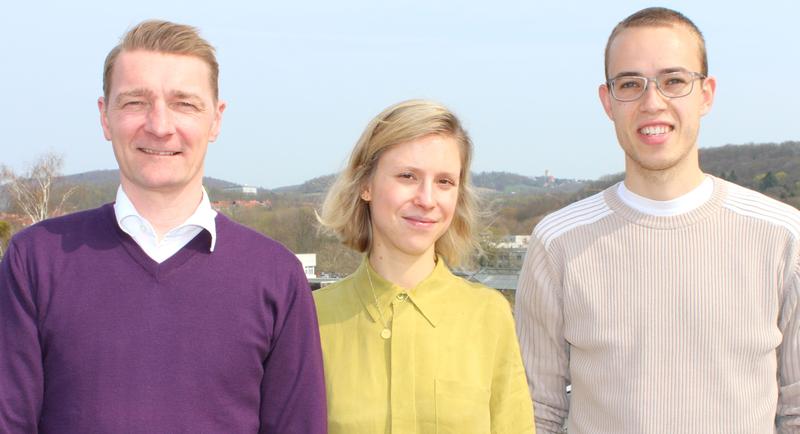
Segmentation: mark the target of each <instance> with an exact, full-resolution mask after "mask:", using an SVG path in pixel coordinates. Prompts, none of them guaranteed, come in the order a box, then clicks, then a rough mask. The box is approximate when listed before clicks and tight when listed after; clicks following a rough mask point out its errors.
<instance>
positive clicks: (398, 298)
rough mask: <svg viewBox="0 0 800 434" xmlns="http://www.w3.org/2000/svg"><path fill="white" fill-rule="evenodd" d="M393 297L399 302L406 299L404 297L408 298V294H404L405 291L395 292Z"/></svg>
mask: <svg viewBox="0 0 800 434" xmlns="http://www.w3.org/2000/svg"><path fill="white" fill-rule="evenodd" d="M394 298H396V299H397V301H399V302H403V301H406V299H407V298H408V294H406V293H405V292H401V293H399V294H397V295H396V296H395V297H394Z"/></svg>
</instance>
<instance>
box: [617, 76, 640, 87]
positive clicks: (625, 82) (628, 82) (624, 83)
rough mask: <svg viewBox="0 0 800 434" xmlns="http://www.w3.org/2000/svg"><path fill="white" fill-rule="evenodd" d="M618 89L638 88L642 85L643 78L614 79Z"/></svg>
mask: <svg viewBox="0 0 800 434" xmlns="http://www.w3.org/2000/svg"><path fill="white" fill-rule="evenodd" d="M614 83H615V84H616V87H617V89H638V88H640V87H642V80H641V79H639V78H634V77H630V78H618V79H616V80H614Z"/></svg>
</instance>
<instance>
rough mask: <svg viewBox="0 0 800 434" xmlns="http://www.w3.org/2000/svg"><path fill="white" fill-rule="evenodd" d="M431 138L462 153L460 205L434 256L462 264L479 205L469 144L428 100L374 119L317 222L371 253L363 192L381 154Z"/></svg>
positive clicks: (446, 113) (454, 121)
mask: <svg viewBox="0 0 800 434" xmlns="http://www.w3.org/2000/svg"><path fill="white" fill-rule="evenodd" d="M431 134H439V135H442V136H447V137H452V138H453V139H455V140H456V143H457V144H458V148H459V151H460V152H459V153H460V154H461V155H460V156H461V173H460V175H459V183H458V201H457V202H456V209H455V212H454V214H453V220H452V222H451V224H450V227H449V228H447V231H446V232H445V233H444V234H443V235H442V236H441V237H440V238H439V239H438V240H436V246H435V250H436V253H438V254H439V255H442V256H443V257H444V259H445V260H446V261H447V263H448V264H449V265H450V266H458V265H460V264H461V263H462V262H463V261H464V259H466V258H467V257H468V256H469V254H470V253H472V252H473V250H474V249H475V248H477V247H478V242H477V238H476V235H475V227H476V220H477V217H476V216H477V209H476V207H477V205H476V197H475V193H474V192H473V190H472V186H471V184H470V175H469V167H470V162H471V160H472V141H471V140H470V138H469V135H467V132H466V131H465V130H464V128H463V127H462V126H461V122H460V121H459V120H458V118H457V117H456V116H455V115H454V114H453V113H452V112H451V111H450V110H448V109H447V107H444V106H443V105H441V104H439V103H436V102H433V101H426V100H418V99H415V100H409V101H403V102H401V103H398V104H395V105H392V106H390V107H389V108H387V109H385V110H384V111H383V112H381V114H379V115H378V116H376V117H375V118H374V119H372V120H371V121H370V122H369V124H368V125H367V128H366V129H365V130H364V132H363V133H362V134H361V137H360V138H359V139H358V142H356V145H355V147H354V148H353V151H352V153H351V154H350V160H349V161H348V163H347V167H345V168H344V170H342V172H341V173H340V174H339V176H338V177H337V179H336V181H335V182H334V184H333V185H332V186H331V188H330V190H328V194H327V195H326V197H325V201H324V202H323V204H322V212H321V215H320V217H319V220H320V223H321V224H322V225H323V226H324V227H325V228H327V229H328V230H330V231H331V232H333V233H334V234H336V236H338V237H339V239H340V240H341V241H342V243H343V244H344V245H346V246H348V247H350V248H352V249H354V250H356V251H359V252H369V251H370V249H371V248H372V225H371V222H370V212H369V203H368V202H366V201H364V200H362V199H361V193H362V191H364V189H365V187H366V185H367V183H368V182H369V180H370V178H371V177H372V174H373V173H374V172H375V168H376V167H377V165H378V160H379V159H380V157H381V155H383V153H384V152H386V151H387V150H388V149H390V148H391V147H393V146H395V145H398V144H402V143H407V142H410V141H412V140H415V139H418V138H420V137H424V136H427V135H431Z"/></svg>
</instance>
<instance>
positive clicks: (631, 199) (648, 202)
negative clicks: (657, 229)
mask: <svg viewBox="0 0 800 434" xmlns="http://www.w3.org/2000/svg"><path fill="white" fill-rule="evenodd" d="M713 193H714V181H713V180H712V179H711V177H709V176H708V175H706V179H704V180H703V182H701V183H700V185H698V186H697V187H695V188H694V189H692V190H691V191H690V192H688V193H686V194H684V195H683V196H679V197H676V198H675V199H670V200H653V199H648V198H646V197H644V196H639V195H638V194H636V193H634V192H632V191H630V190H628V188H627V187H625V183H624V182H620V183H619V187H617V195H618V196H619V198H620V199H621V200H622V202H624V203H625V205H628V206H629V207H631V208H633V209H635V210H636V211H639V212H640V213H643V214H647V215H652V216H659V217H667V216H673V215H679V214H684V213H687V212H689V211H692V210H694V209H697V208H699V207H700V206H702V205H703V204H704V203H706V202H708V200H709V199H711V195H712V194H713Z"/></svg>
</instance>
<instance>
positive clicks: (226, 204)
mask: <svg viewBox="0 0 800 434" xmlns="http://www.w3.org/2000/svg"><path fill="white" fill-rule="evenodd" d="M211 207H212V208H214V209H216V210H225V209H231V208H256V207H262V208H267V209H271V208H272V202H271V201H270V200H269V199H264V200H255V199H250V200H242V199H238V200H216V201H214V202H211Z"/></svg>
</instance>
